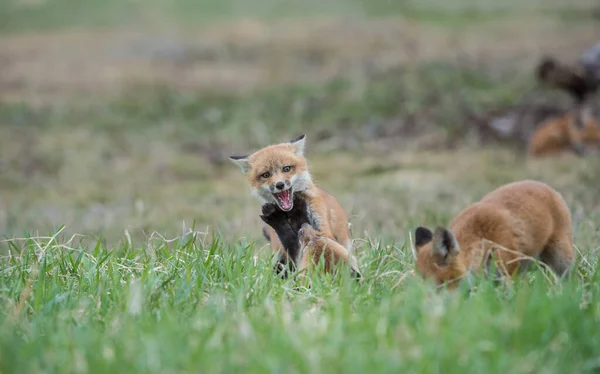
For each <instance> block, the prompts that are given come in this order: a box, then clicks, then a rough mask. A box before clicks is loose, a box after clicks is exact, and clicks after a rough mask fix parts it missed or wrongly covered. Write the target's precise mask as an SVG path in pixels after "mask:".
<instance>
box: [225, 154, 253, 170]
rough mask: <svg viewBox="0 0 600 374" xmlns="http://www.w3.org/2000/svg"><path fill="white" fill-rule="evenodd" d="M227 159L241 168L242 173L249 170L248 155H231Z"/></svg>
mask: <svg viewBox="0 0 600 374" xmlns="http://www.w3.org/2000/svg"><path fill="white" fill-rule="evenodd" d="M229 159H230V160H231V161H232V162H233V163H234V164H236V165H237V166H239V167H240V169H242V172H243V173H244V174H246V173H248V170H250V162H248V156H231V157H229Z"/></svg>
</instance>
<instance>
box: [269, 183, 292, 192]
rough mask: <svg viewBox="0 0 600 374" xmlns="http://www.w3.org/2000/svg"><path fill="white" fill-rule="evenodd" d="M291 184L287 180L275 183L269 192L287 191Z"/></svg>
mask: <svg viewBox="0 0 600 374" xmlns="http://www.w3.org/2000/svg"><path fill="white" fill-rule="evenodd" d="M291 184H292V183H291V182H290V181H289V180H283V181H278V182H275V183H273V184H272V185H271V192H273V193H276V192H281V191H283V190H286V189H288V188H289V187H290V186H291Z"/></svg>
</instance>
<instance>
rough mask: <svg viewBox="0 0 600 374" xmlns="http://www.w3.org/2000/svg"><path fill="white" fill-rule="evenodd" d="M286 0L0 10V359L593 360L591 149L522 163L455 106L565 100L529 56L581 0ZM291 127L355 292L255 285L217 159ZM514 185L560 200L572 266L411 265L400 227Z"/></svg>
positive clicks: (246, 235) (254, 227) (143, 363)
mask: <svg viewBox="0 0 600 374" xmlns="http://www.w3.org/2000/svg"><path fill="white" fill-rule="evenodd" d="M299 4H300V3H297V2H273V1H266V0H261V1H255V2H251V3H248V2H240V1H212V0H210V1H208V0H202V1H188V0H177V1H173V2H165V1H158V0H155V1H143V2H139V1H137V2H133V1H118V2H117V1H114V0H107V1H103V2H100V1H89V0H82V1H73V0H52V1H50V0H48V1H44V0H42V1H36V0H7V1H2V2H0V32H1V33H2V38H1V39H0V46H1V47H2V48H0V50H1V52H0V64H1V65H2V69H3V70H2V74H0V128H2V133H3V136H2V137H0V149H2V153H1V156H2V157H1V158H0V190H1V191H2V194H1V195H0V236H2V240H1V241H0V373H13V372H15V373H20V372H26V373H41V372H44V373H53V372H60V373H71V372H73V373H96V372H98V373H100V372H111V371H112V372H140V373H141V372H144V373H147V372H159V373H188V372H209V373H229V372H247V373H264V372H272V373H282V372H285V373H287V372H290V373H308V372H310V373H321V372H323V373H330V372H351V373H354V372H363V373H364V372H384V373H388V372H389V373H392V372H393V373H396V372H411V373H412V372H419V373H421V372H422V373H455V372H456V373H504V372H516V373H540V372H541V373H571V372H577V373H587V372H590V373H594V372H598V371H599V370H600V336H599V335H600V332H599V330H598V329H597V326H598V323H599V322H600V309H598V307H597V306H598V305H599V301H600V300H598V297H599V286H598V285H599V284H600V283H599V282H598V277H599V276H600V275H599V273H600V272H599V271H598V258H599V251H600V230H599V228H598V224H597V223H598V222H600V195H599V194H598V188H597V186H598V184H599V183H600V176H599V175H598V173H597V170H599V168H600V159H598V158H585V159H581V158H577V157H574V156H572V155H563V156H561V157H556V158H551V159H545V160H528V159H526V158H525V157H524V155H523V152H522V149H520V151H519V152H516V153H515V151H514V148H513V149H511V148H507V147H504V146H501V145H498V144H495V145H491V144H488V143H482V142H480V141H479V139H478V137H477V136H476V134H477V132H476V131H475V130H474V127H473V123H472V121H470V119H469V118H470V115H472V114H480V113H482V112H484V111H487V110H492V109H496V108H504V107H510V106H512V105H515V104H522V103H523V101H527V100H530V98H531V97H534V100H533V101H536V102H537V101H546V102H549V103H554V104H555V105H564V104H565V100H564V99H565V98H564V97H561V96H560V95H559V94H555V95H554V96H552V94H550V93H547V91H543V90H541V88H539V87H537V86H536V85H535V83H534V79H533V77H532V76H531V66H532V64H533V62H535V61H536V59H537V58H538V57H539V54H541V53H542V52H544V53H545V52H546V51H550V52H551V53H555V52H556V53H557V54H558V55H560V56H561V58H562V57H565V59H574V58H575V56H576V54H577V53H580V52H581V49H582V48H584V47H588V46H589V43H591V42H595V41H596V39H595V38H596V37H597V35H598V27H597V25H596V24H595V23H594V21H593V17H595V16H594V10H595V8H596V7H597V6H596V4H594V3H593V2H588V1H587V0H577V1H575V2H571V3H570V4H569V5H566V4H564V2H559V1H557V2H547V1H546V2H544V3H543V4H542V3H541V2H540V1H537V0H527V1H518V2H517V1H509V2H504V3H502V4H499V3H498V2H492V1H488V0H478V1H453V2H446V1H444V2H441V1H439V0H431V1H427V2H422V1H420V2H418V4H417V2H413V1H396V2H393V1H363V0H355V1H345V2H342V1H326V2H322V1H318V2H317V1H310V2H302V5H299ZM582 14H585V15H586V17H584V18H585V19H583V18H582ZM315 16H316V17H315ZM240 18H243V22H239V23H238V22H237V21H236V20H239V19H240ZM316 18H318V19H316ZM257 19H258V20H260V21H256V22H255V20H257ZM223 21H224V22H223ZM215 24H218V25H215ZM123 28H125V29H127V30H125V31H123ZM136 32H137V34H136ZM301 133H305V134H307V157H308V160H309V167H310V170H311V174H312V175H313V177H314V179H315V180H316V182H317V184H318V185H319V186H321V187H323V188H325V189H326V190H328V191H329V192H331V193H333V194H334V195H335V196H336V197H337V198H338V200H339V201H340V202H341V204H342V205H343V206H344V208H345V209H346V210H347V212H348V213H349V216H350V223H351V228H352V236H353V238H354V244H355V245H354V248H355V254H356V256H357V258H358V262H359V265H360V268H361V272H362V273H363V275H364V276H365V279H364V281H363V282H362V283H355V282H354V281H353V280H351V279H349V278H348V277H345V276H340V277H335V278H330V277H325V276H318V275H316V274H313V275H312V280H313V288H312V289H310V290H308V289H303V288H297V287H296V286H298V285H297V284H295V283H294V281H293V280H287V281H284V280H281V279H278V278H276V277H275V276H274V275H273V272H272V258H271V256H270V249H269V247H268V245H267V243H266V242H265V240H264V238H263V237H262V235H261V230H260V220H259V219H258V213H259V202H258V201H256V200H255V199H254V198H252V197H251V196H249V193H248V190H247V187H246V185H245V183H246V181H245V178H244V177H243V175H242V174H241V173H240V171H239V170H238V169H237V168H236V167H235V166H234V165H232V164H231V163H230V162H229V161H228V160H227V157H228V156H230V155H234V154H242V153H249V152H251V151H252V150H254V149H256V148H259V147H262V146H264V145H266V144H270V143H274V142H280V141H285V140H288V139H292V138H294V137H296V136H298V135H300V134H301ZM516 147H517V148H518V147H519V146H518V145H517V146H516ZM521 148H522V146H521ZM525 178H533V179H538V180H542V181H545V182H547V183H549V184H551V185H552V186H554V187H555V188H556V189H558V190H559V191H560V192H561V193H562V194H563V195H564V197H565V199H566V201H567V203H568V205H569V207H570V208H571V211H572V215H573V228H574V233H575V243H576V246H577V250H578V259H577V264H576V271H575V274H574V276H573V277H572V278H571V279H569V280H568V281H565V282H562V283H558V282H557V281H556V280H555V278H554V277H552V275H551V274H549V273H545V272H544V270H543V269H534V271H533V272H531V273H528V274H527V275H526V276H524V277H522V278H520V279H517V280H515V282H514V283H513V284H509V285H506V286H494V285H492V284H491V283H490V282H488V281H486V280H485V279H478V278H476V279H475V280H474V284H473V286H474V288H473V290H472V291H473V292H471V293H468V292H466V291H467V290H465V289H461V290H460V291H459V292H456V293H448V292H436V291H435V290H434V288H433V287H431V285H429V284H426V283H424V282H422V281H421V279H419V278H418V277H417V276H416V275H415V274H414V270H413V269H414V259H413V252H412V248H411V242H412V237H411V232H413V231H414V229H415V227H417V226H419V225H427V226H430V227H431V226H436V225H442V224H447V223H448V221H449V220H450V219H451V218H452V217H453V216H454V215H455V214H457V213H458V212H459V211H460V210H461V209H463V208H464V207H465V206H466V205H467V204H470V203H472V202H474V201H477V200H478V199H479V198H480V197H481V196H483V195H484V194H485V193H487V192H489V191H490V190H491V189H493V188H495V187H497V186H499V185H501V184H503V183H508V182H511V181H514V180H519V179H525ZM182 226H183V230H182ZM186 227H194V229H193V230H188V229H187V228H186ZM48 233H49V234H48Z"/></svg>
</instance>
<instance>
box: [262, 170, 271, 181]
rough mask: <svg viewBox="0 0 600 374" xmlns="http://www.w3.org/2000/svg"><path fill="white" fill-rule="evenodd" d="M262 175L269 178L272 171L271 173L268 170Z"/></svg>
mask: <svg viewBox="0 0 600 374" xmlns="http://www.w3.org/2000/svg"><path fill="white" fill-rule="evenodd" d="M260 176H261V177H263V178H264V179H267V178H269V177H270V176H271V173H269V172H268V171H267V172H264V173H262V174H261V175H260Z"/></svg>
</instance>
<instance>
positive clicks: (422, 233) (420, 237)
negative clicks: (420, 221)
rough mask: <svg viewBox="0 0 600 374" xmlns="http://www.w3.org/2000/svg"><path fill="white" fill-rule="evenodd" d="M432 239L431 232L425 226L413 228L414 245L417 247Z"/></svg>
mask: <svg viewBox="0 0 600 374" xmlns="http://www.w3.org/2000/svg"><path fill="white" fill-rule="evenodd" d="M431 239H433V233H432V232H431V230H429V229H428V228H426V227H417V229H416V230H415V246H416V247H417V248H419V247H422V246H424V245H425V244H427V243H429V242H430V241H431Z"/></svg>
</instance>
